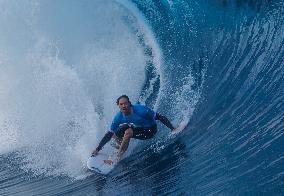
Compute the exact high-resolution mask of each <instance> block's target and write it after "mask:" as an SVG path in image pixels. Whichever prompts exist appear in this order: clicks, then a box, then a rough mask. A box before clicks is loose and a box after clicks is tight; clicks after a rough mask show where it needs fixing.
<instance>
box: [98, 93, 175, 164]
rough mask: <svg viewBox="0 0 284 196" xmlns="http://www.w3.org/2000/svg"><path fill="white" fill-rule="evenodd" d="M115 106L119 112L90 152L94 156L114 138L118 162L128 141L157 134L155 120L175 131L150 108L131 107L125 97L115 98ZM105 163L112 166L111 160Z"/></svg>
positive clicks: (162, 117)
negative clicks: (116, 144) (96, 145)
mask: <svg viewBox="0 0 284 196" xmlns="http://www.w3.org/2000/svg"><path fill="white" fill-rule="evenodd" d="M116 104H117V105H118V107H119V110H120V111H119V112H118V113H117V114H116V115H115V117H114V119H113V121H112V124H111V127H110V130H109V131H108V132H107V133H106V134H105V135H104V137H103V138H102V140H101V141H100V143H99V145H98V147H97V148H96V149H95V150H94V151H93V152H92V156H96V155H97V154H98V152H99V151H100V150H101V149H102V148H103V146H104V145H105V144H106V143H107V142H109V141H110V140H111V138H114V139H115V140H116V141H117V143H118V144H119V145H118V154H117V160H118V161H119V160H120V159H121V157H122V155H123V153H124V152H125V151H126V150H127V148H128V145H129V142H130V139H131V138H135V139H140V140H146V139H150V138H153V137H154V136H155V134H156V132H157V124H156V120H159V121H161V122H162V123H163V124H164V125H165V126H167V127H168V128H169V129H171V130H172V131H174V130H175V128H174V127H173V125H172V124H171V122H170V121H169V120H168V119H167V118H166V117H165V116H163V115H161V114H160V113H158V112H154V111H153V110H151V109H150V108H148V107H146V106H144V105H140V104H135V105H132V104H131V102H130V100H129V97H128V96H127V95H121V96H120V97H118V98H117V100H116ZM105 163H108V164H112V163H113V161H112V160H105Z"/></svg>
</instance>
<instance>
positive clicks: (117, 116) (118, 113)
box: [113, 111, 122, 121]
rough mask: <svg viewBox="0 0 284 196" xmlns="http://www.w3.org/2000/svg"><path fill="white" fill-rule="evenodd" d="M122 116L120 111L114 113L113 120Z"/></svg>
mask: <svg viewBox="0 0 284 196" xmlns="http://www.w3.org/2000/svg"><path fill="white" fill-rule="evenodd" d="M121 117H122V113H121V112H120V111H119V112H117V113H116V115H115V116H114V117H113V121H118V120H120V119H121Z"/></svg>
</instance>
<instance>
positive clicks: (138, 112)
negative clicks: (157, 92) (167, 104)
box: [110, 104, 156, 133]
mask: <svg viewBox="0 0 284 196" xmlns="http://www.w3.org/2000/svg"><path fill="white" fill-rule="evenodd" d="M155 116H156V112H154V111H153V110H151V109H150V108H148V107H146V106H144V105H140V104H135V105H132V113H131V114H129V115H127V116H125V115H124V114H122V112H120V111H119V112H118V113H117V114H116V115H115V117H114V119H113V121H112V123H111V127H110V130H111V132H113V133H116V132H117V130H118V127H119V125H120V124H123V123H127V124H128V123H133V124H134V126H135V127H152V126H155V125H156V121H155Z"/></svg>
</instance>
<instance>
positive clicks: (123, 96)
mask: <svg viewBox="0 0 284 196" xmlns="http://www.w3.org/2000/svg"><path fill="white" fill-rule="evenodd" d="M122 98H125V99H127V101H128V102H129V103H130V105H132V104H131V102H130V100H129V97H128V96H127V95H121V96H120V97H118V98H117V100H116V105H118V103H119V100H120V99H122Z"/></svg>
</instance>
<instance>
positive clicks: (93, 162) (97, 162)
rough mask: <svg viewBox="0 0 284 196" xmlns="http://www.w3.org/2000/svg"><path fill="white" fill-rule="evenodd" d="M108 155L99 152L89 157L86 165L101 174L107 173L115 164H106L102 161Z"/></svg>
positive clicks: (107, 157) (106, 158)
mask: <svg viewBox="0 0 284 196" xmlns="http://www.w3.org/2000/svg"><path fill="white" fill-rule="evenodd" d="M108 159H109V156H108V155H107V154H103V153H100V154H98V155H97V156H95V157H89V159H88V161H87V167H88V168H89V169H90V170H92V171H96V172H98V173H101V174H108V173H109V172H110V171H111V170H112V169H113V168H114V166H115V165H116V164H115V163H113V164H107V163H105V162H104V161H105V160H108Z"/></svg>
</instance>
